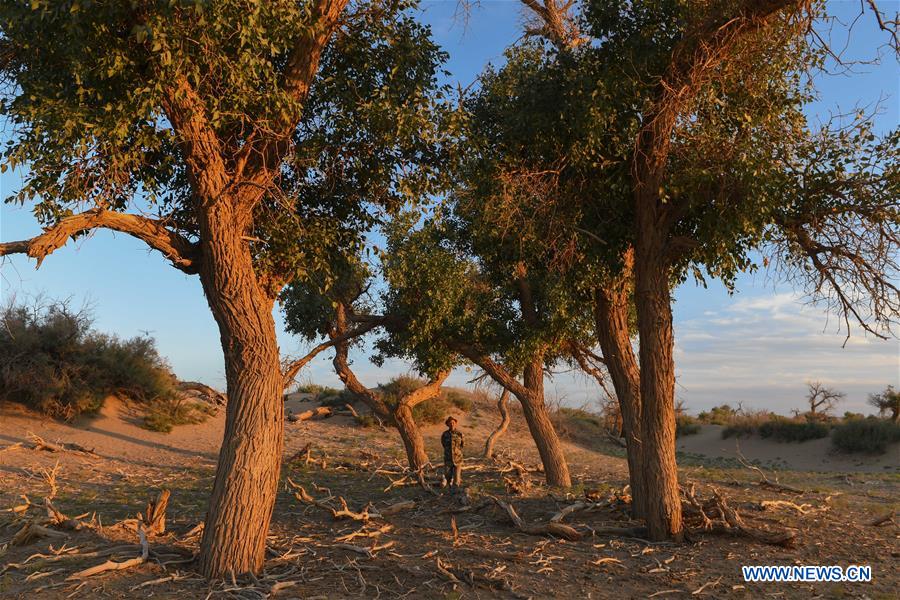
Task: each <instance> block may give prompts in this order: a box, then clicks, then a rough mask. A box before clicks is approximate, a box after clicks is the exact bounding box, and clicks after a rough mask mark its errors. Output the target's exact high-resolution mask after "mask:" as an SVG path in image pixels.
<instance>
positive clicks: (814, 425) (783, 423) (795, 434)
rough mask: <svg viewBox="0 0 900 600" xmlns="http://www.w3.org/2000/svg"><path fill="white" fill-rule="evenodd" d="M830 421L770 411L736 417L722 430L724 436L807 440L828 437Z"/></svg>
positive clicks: (793, 440)
mask: <svg viewBox="0 0 900 600" xmlns="http://www.w3.org/2000/svg"><path fill="white" fill-rule="evenodd" d="M830 428H831V426H830V425H829V423H828V422H824V421H818V420H808V419H805V418H788V417H783V416H781V415H776V414H773V413H770V412H758V413H754V414H749V415H742V416H737V417H734V418H733V419H732V421H731V423H730V424H729V425H728V426H727V427H725V429H723V430H722V438H723V439H727V438H730V437H748V436H751V435H758V436H760V437H762V438H771V439H773V440H776V441H779V442H805V441H807V440H815V439H819V438H823V437H828V433H829V431H830Z"/></svg>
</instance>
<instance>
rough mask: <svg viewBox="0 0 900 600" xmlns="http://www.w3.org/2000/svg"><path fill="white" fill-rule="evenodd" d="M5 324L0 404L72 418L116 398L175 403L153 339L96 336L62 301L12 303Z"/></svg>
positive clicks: (82, 315)
mask: <svg viewBox="0 0 900 600" xmlns="http://www.w3.org/2000/svg"><path fill="white" fill-rule="evenodd" d="M0 321H2V327H0V365H2V366H0V399H4V400H11V401H15V402H21V403H22V404H25V405H27V406H29V407H31V408H34V409H36V410H39V411H41V412H43V413H45V414H48V415H50V416H52V417H56V418H63V419H72V418H74V417H76V416H78V415H79V414H81V413H84V412H93V411H96V410H98V409H99V408H100V407H101V406H102V403H103V400H104V399H105V398H106V397H107V396H109V395H111V394H118V395H121V396H123V397H127V398H130V399H133V400H136V401H138V402H141V403H145V404H147V405H148V406H150V405H153V404H156V403H158V402H167V401H170V400H171V399H173V398H174V397H175V376H174V375H173V374H172V372H171V370H170V369H169V367H168V365H167V364H166V363H165V361H164V360H163V359H162V358H161V357H160V356H159V354H158V353H157V351H156V346H155V344H154V341H153V339H151V338H148V337H136V338H132V339H127V340H122V339H119V338H117V337H115V336H111V335H106V334H102V333H98V332H96V331H94V330H93V329H92V317H91V315H90V314H89V313H88V312H87V311H80V312H76V311H73V310H72V309H71V308H69V306H68V305H66V304H65V303H62V302H56V303H48V304H45V305H44V304H40V303H35V304H34V305H33V306H27V305H24V304H13V303H10V304H9V305H7V306H6V307H5V308H3V310H2V311H0Z"/></svg>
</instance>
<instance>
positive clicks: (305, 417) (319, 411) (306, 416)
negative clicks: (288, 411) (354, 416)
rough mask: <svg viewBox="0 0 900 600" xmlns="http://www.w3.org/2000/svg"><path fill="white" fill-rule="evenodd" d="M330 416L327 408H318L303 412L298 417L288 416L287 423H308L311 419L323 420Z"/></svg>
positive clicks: (329, 410)
mask: <svg viewBox="0 0 900 600" xmlns="http://www.w3.org/2000/svg"><path fill="white" fill-rule="evenodd" d="M330 416H331V409H330V408H328V407H327V406H320V407H318V408H314V409H311V410H305V411H303V412H302V413H300V414H299V415H294V414H292V415H289V416H288V421H290V422H292V423H295V422H298V421H299V422H302V421H309V420H311V419H320V418H321V419H324V418H326V417H330Z"/></svg>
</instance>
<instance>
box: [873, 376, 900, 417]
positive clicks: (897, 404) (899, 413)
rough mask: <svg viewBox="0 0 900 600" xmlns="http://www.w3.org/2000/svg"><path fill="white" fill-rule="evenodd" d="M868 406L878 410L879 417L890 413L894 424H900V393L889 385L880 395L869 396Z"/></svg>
mask: <svg viewBox="0 0 900 600" xmlns="http://www.w3.org/2000/svg"><path fill="white" fill-rule="evenodd" d="M869 405H870V406H874V407H875V408H877V409H878V414H879V415H880V416H882V417H883V416H885V415H886V414H888V413H890V415H891V416H890V419H891V421H893V422H894V423H900V392H898V391H897V390H895V389H894V386H892V385H889V386H887V387H886V388H884V391H883V392H881V393H880V394H869Z"/></svg>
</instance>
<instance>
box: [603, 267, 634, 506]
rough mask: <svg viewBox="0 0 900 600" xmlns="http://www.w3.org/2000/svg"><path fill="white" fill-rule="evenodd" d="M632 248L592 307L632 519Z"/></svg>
mask: <svg viewBox="0 0 900 600" xmlns="http://www.w3.org/2000/svg"><path fill="white" fill-rule="evenodd" d="M633 262H634V256H633V251H632V250H630V249H629V250H628V251H627V252H626V254H625V256H624V265H623V268H622V272H621V274H620V275H619V276H618V277H617V278H616V279H615V280H613V281H612V282H610V284H609V285H608V286H606V287H605V288H604V289H600V290H597V292H596V298H595V307H594V318H595V323H596V335H597V341H598V342H599V343H600V349H601V351H602V352H603V360H604V361H606V368H607V370H608V371H609V376H610V378H611V379H612V382H613V387H614V388H615V390H616V398H617V399H618V402H619V410H620V411H621V413H622V425H623V430H624V431H623V433H624V435H625V443H626V446H627V456H628V479H629V482H630V484H631V512H632V516H633V517H634V518H635V519H642V518H644V515H645V514H646V501H647V494H646V490H645V487H644V475H643V448H642V444H641V439H642V438H643V436H642V435H641V373H640V369H639V367H638V363H637V358H636V357H635V355H634V349H633V348H632V346H631V329H630V327H629V322H628V321H629V319H628V315H629V311H630V290H631V281H632V276H633V273H632V265H633Z"/></svg>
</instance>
